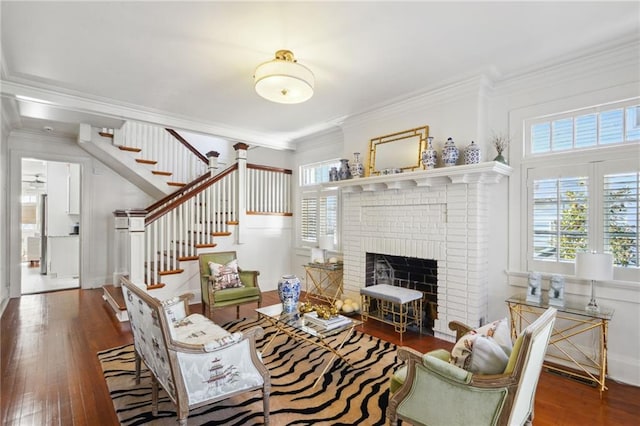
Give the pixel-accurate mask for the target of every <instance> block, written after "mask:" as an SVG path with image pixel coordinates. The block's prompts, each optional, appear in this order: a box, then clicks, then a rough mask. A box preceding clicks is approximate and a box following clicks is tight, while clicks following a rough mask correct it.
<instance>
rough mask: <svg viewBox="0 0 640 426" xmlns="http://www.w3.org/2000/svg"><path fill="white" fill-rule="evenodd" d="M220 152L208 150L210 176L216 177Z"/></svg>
mask: <svg viewBox="0 0 640 426" xmlns="http://www.w3.org/2000/svg"><path fill="white" fill-rule="evenodd" d="M219 156H220V153H219V152H218V151H209V152H207V158H208V159H209V176H211V177H214V176H215V175H216V174H217V173H218V157H219Z"/></svg>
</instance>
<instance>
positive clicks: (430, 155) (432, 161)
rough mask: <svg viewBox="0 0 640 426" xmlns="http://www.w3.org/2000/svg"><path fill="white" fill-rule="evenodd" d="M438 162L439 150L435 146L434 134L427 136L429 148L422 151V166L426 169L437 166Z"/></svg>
mask: <svg viewBox="0 0 640 426" xmlns="http://www.w3.org/2000/svg"><path fill="white" fill-rule="evenodd" d="M437 163H438V151H436V149H435V148H434V147H433V136H429V137H428V138H427V149H425V150H424V151H422V167H424V168H425V170H431V169H435V168H436V164H437Z"/></svg>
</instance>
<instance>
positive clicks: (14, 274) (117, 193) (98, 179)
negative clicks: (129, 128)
mask: <svg viewBox="0 0 640 426" xmlns="http://www.w3.org/2000/svg"><path fill="white" fill-rule="evenodd" d="M8 156H9V164H8V166H9V167H8V169H7V174H6V176H9V179H10V187H9V191H8V210H7V211H8V212H9V226H8V229H9V230H10V231H9V235H8V241H9V247H11V249H10V250H9V252H8V253H7V254H8V255H7V256H6V257H4V256H3V258H4V259H8V261H7V262H6V263H5V262H3V264H6V265H8V268H9V277H10V282H11V286H10V287H11V292H10V294H11V297H18V296H19V295H20V281H21V279H20V274H21V271H20V252H19V249H18V247H19V246H20V193H21V185H20V180H21V163H22V158H27V157H28V158H38V159H42V160H47V161H58V162H71V163H79V164H80V167H81V183H80V188H81V206H80V211H81V213H80V226H81V232H80V253H81V254H80V259H81V261H80V285H81V287H82V288H98V287H100V286H102V285H103V284H107V283H111V280H112V273H113V250H114V249H113V235H114V232H113V215H112V212H113V211H114V210H116V209H128V208H143V207H145V206H147V205H149V204H150V203H151V202H152V201H153V200H152V199H151V198H150V197H149V196H148V195H146V194H145V193H143V192H142V191H141V190H139V189H138V188H137V187H135V186H134V185H132V184H131V183H129V182H128V181H126V180H125V179H123V178H122V177H120V176H119V175H117V174H116V173H114V172H113V171H112V170H111V169H109V168H108V167H106V166H105V165H104V164H102V163H101V162H100V161H98V160H97V159H95V158H93V157H91V156H89V154H87V152H86V151H84V150H83V149H81V148H80V147H79V146H78V145H77V143H76V142H75V141H73V140H70V139H63V138H55V137H51V136H50V135H45V134H35V133H27V132H15V131H14V132H12V133H11V134H10V136H9V140H8ZM14 248H15V249H14Z"/></svg>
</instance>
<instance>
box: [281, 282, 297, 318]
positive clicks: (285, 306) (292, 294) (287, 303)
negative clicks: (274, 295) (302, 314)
mask: <svg viewBox="0 0 640 426" xmlns="http://www.w3.org/2000/svg"><path fill="white" fill-rule="evenodd" d="M278 296H279V297H280V301H281V302H282V312H284V313H287V314H290V313H292V312H296V310H297V309H298V301H299V300H300V280H299V279H298V277H296V276H295V275H283V276H282V278H280V281H278Z"/></svg>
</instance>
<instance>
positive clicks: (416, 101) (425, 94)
mask: <svg viewBox="0 0 640 426" xmlns="http://www.w3.org/2000/svg"><path fill="white" fill-rule="evenodd" d="M492 91H493V80H492V78H491V77H490V76H489V73H487V72H481V73H479V74H474V75H472V76H469V77H466V78H463V79H459V80H456V81H450V82H444V83H443V84H441V85H438V86H436V87H432V88H429V89H426V90H421V91H420V92H414V93H412V94H409V95H406V96H404V97H400V98H395V99H392V100H390V101H388V102H385V103H384V104H382V105H378V106H374V107H373V108H371V109H369V110H367V111H363V112H361V113H357V114H354V115H352V116H350V117H348V118H346V119H345V120H344V123H343V124H342V127H343V129H345V130H348V129H350V128H352V127H357V126H361V125H363V124H365V123H368V122H371V121H377V120H384V119H388V118H390V117H394V116H398V115H405V114H407V113H411V112H415V111H416V110H421V109H425V108H429V107H433V106H437V105H442V104H446V103H449V102H455V101H457V100H460V99H466V98H469V97H474V96H487V95H489V94H491V93H492Z"/></svg>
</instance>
